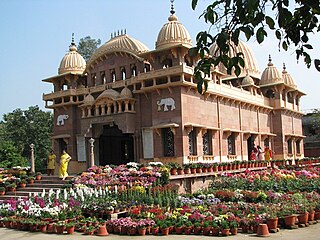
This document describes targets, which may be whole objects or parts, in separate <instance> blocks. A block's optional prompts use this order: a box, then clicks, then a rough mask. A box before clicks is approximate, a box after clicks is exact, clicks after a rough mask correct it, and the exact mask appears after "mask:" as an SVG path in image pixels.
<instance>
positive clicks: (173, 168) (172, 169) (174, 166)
mask: <svg viewBox="0 0 320 240" xmlns="http://www.w3.org/2000/svg"><path fill="white" fill-rule="evenodd" d="M168 166H169V168H170V174H171V175H176V174H177V169H178V167H179V164H178V163H177V162H169V163H168Z"/></svg>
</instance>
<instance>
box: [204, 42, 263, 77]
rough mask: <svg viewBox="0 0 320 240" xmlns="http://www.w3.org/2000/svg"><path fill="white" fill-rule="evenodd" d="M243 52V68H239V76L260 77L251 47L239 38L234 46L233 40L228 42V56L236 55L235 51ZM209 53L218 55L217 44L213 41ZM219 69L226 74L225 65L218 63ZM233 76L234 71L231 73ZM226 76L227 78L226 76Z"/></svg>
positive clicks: (214, 55)
mask: <svg viewBox="0 0 320 240" xmlns="http://www.w3.org/2000/svg"><path fill="white" fill-rule="evenodd" d="M240 52H241V53H243V60H244V63H245V65H244V68H241V74H240V76H239V77H245V76H246V75H247V74H248V75H249V76H251V77H254V78H258V79H259V78H260V70H259V66H258V64H257V61H256V58H255V56H254V54H253V53H252V51H251V49H250V48H249V47H248V46H247V45H246V44H245V43H244V42H242V41H241V40H239V44H238V46H236V45H235V44H234V43H233V42H232V43H231V44H230V51H229V54H228V55H229V57H230V58H233V57H236V56H237V53H240ZM210 54H211V55H212V56H213V57H218V56H219V51H218V46H217V44H216V43H214V44H213V45H212V46H211V48H210ZM219 71H220V72H222V73H225V74H227V69H226V68H225V66H224V65H223V64H222V63H221V64H219ZM232 76H233V77H235V75H234V73H233V75H232ZM227 78H229V77H228V76H227Z"/></svg>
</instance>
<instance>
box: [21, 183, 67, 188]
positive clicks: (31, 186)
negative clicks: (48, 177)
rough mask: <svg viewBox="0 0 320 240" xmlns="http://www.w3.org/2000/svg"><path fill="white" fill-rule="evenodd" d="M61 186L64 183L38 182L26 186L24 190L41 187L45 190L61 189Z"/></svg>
mask: <svg viewBox="0 0 320 240" xmlns="http://www.w3.org/2000/svg"><path fill="white" fill-rule="evenodd" d="M63 185H65V183H64V182H61V183H48V184H46V183H42V182H39V183H34V184H27V186H26V187H25V188H42V187H45V188H61V187H62V186H63ZM25 188H17V190H18V189H25Z"/></svg>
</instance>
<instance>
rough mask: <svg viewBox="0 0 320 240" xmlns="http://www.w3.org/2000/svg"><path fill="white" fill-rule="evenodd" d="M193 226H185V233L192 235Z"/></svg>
mask: <svg viewBox="0 0 320 240" xmlns="http://www.w3.org/2000/svg"><path fill="white" fill-rule="evenodd" d="M192 229H193V228H192V227H185V228H184V234H186V235H190V234H191V233H192Z"/></svg>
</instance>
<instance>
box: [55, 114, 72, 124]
mask: <svg viewBox="0 0 320 240" xmlns="http://www.w3.org/2000/svg"><path fill="white" fill-rule="evenodd" d="M68 118H69V115H67V114H63V115H59V116H58V117H57V126H63V125H64V121H65V120H67V119H68Z"/></svg>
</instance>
